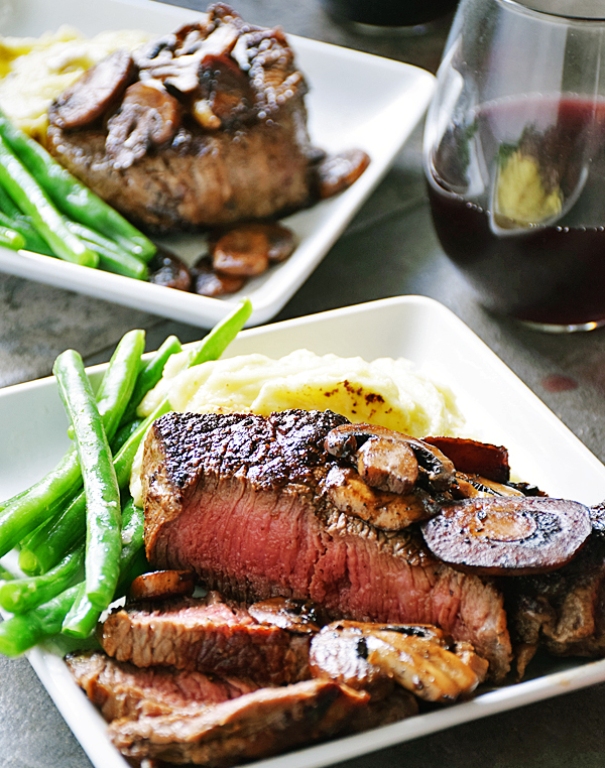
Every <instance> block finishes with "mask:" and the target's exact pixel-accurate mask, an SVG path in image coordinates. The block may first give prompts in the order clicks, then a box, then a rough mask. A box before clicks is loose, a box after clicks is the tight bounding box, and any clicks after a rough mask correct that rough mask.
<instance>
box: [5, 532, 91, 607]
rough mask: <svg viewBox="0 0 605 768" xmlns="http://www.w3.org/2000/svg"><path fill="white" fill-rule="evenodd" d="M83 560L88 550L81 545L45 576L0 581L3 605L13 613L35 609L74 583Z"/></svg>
mask: <svg viewBox="0 0 605 768" xmlns="http://www.w3.org/2000/svg"><path fill="white" fill-rule="evenodd" d="M83 562H84V550H83V547H78V549H76V550H74V551H73V552H70V553H69V554H68V555H66V556H65V557H64V558H63V560H62V561H61V562H60V563H59V564H58V565H56V566H55V567H54V568H52V569H51V570H50V571H48V572H47V573H45V574H44V575H43V576H35V577H33V578H26V579H14V580H13V581H8V582H7V583H6V584H2V585H0V605H1V606H2V607H3V608H4V610H5V611H10V612H11V613H25V612H26V611H31V610H32V609H33V608H36V607H37V606H39V605H41V604H42V603H46V602H48V600H50V599H51V598H53V597H56V595H58V594H59V593H60V592H63V590H64V589H67V587H69V586H71V584H72V583H73V581H74V579H75V578H76V577H77V575H78V572H79V571H80V570H81V568H82V564H83Z"/></svg>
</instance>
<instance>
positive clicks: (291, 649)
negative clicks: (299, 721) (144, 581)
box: [98, 598, 310, 685]
mask: <svg viewBox="0 0 605 768" xmlns="http://www.w3.org/2000/svg"><path fill="white" fill-rule="evenodd" d="M98 634H99V640H100V642H101V645H102V646H103V649H104V650H105V651H106V653H108V654H109V655H110V656H113V657H115V658H116V659H118V660H119V661H128V662H131V663H132V664H135V665H136V666H137V667H151V666H157V665H160V666H171V667H175V668H176V669H184V670H197V671H199V672H206V673H213V674H217V675H223V676H224V675H227V676H235V677H246V678H250V679H251V680H254V681H255V682H256V683H257V684H259V685H283V684H285V683H293V682H298V681H299V680H305V679H307V678H308V677H310V673H309V663H308V657H309V643H310V636H309V635H297V634H292V633H291V632H288V631H287V630H285V629H280V628H279V627H275V626H264V625H261V624H258V623H257V622H256V621H255V620H254V619H253V618H252V617H251V616H250V614H249V613H248V611H247V610H246V609H245V608H238V607H236V606H230V605H227V604H225V603H220V602H213V603H211V604H210V605H208V604H206V603H205V602H204V601H200V600H195V599H188V598H185V599H183V600H178V601H174V602H166V603H160V604H159V606H155V605H152V604H149V605H147V604H145V603H142V604H137V605H134V606H130V607H127V608H123V609H119V610H116V611H114V612H113V613H111V614H110V615H109V616H108V618H107V619H106V620H105V622H104V623H103V624H102V625H101V626H100V627H99V632H98Z"/></svg>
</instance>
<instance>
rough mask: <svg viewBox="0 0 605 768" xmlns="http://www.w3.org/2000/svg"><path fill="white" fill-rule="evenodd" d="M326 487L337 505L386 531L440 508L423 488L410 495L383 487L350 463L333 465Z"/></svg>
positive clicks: (338, 507) (433, 513)
mask: <svg viewBox="0 0 605 768" xmlns="http://www.w3.org/2000/svg"><path fill="white" fill-rule="evenodd" d="M325 488H326V493H327V495H328V498H329V499H330V501H331V502H332V503H333V504H334V506H335V507H336V509H338V510H340V511H341V512H344V513H345V514H346V515H353V516H354V517H359V518H361V519H362V520H365V521H366V522H367V523H370V524H371V525H373V526H374V527H375V528H381V529H382V530H385V531H400V530H402V529H403V528H407V527H408V526H410V525H412V523H417V522H420V521H422V520H427V519H428V518H429V517H431V516H432V515H435V514H437V513H438V512H439V509H440V507H439V506H438V505H437V503H436V502H435V501H434V500H433V499H432V498H431V497H430V496H429V495H428V494H427V493H426V492H425V491H423V490H422V489H420V488H416V489H415V490H413V491H411V492H410V493H408V494H406V495H400V494H397V493H389V492H388V491H379V490H376V489H374V488H371V487H370V486H369V485H367V483H366V482H364V480H363V479H362V478H361V477H360V475H359V474H358V473H357V472H355V470H354V469H350V468H349V467H332V468H331V469H330V471H329V472H328V475H327V477H326V480H325Z"/></svg>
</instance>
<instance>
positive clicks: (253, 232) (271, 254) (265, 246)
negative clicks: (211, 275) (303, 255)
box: [212, 222, 295, 277]
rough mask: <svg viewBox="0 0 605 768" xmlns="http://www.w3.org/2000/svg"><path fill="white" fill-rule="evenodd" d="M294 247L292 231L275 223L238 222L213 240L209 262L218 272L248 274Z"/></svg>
mask: <svg viewBox="0 0 605 768" xmlns="http://www.w3.org/2000/svg"><path fill="white" fill-rule="evenodd" d="M294 246H295V241H294V234H293V233H292V232H291V230H289V229H287V228H286V227H282V226H281V225H279V224H272V223H260V222H259V223H251V224H241V225H239V226H237V227H234V228H233V229H230V230H229V231H228V232H226V233H225V234H224V235H222V236H221V237H219V239H218V240H217V241H216V242H215V243H214V245H213V246H212V264H213V266H214V269H215V270H216V271H217V272H220V273H221V274H226V275H230V276H238V277H251V276H254V275H259V274H262V273H263V272H264V271H265V270H266V269H267V267H268V266H269V262H279V261H284V260H285V259H287V258H288V256H290V255H291V253H292V252H293V250H294Z"/></svg>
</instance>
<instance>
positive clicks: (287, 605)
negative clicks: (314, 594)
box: [248, 597, 324, 635]
mask: <svg viewBox="0 0 605 768" xmlns="http://www.w3.org/2000/svg"><path fill="white" fill-rule="evenodd" d="M248 613H249V614H250V616H252V618H253V619H256V621H258V623H259V624H271V625H272V626H275V627H279V628H280V629H287V630H289V631H290V632H295V633H297V634H302V635H310V634H314V633H315V632H319V626H320V624H323V623H324V622H323V621H322V618H321V617H320V615H319V613H318V609H317V607H316V606H315V605H314V604H313V603H312V602H311V601H310V600H294V599H292V598H286V597H270V598H269V599H268V600H262V601H261V602H259V603H253V604H252V605H251V606H250V607H249V608H248Z"/></svg>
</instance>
